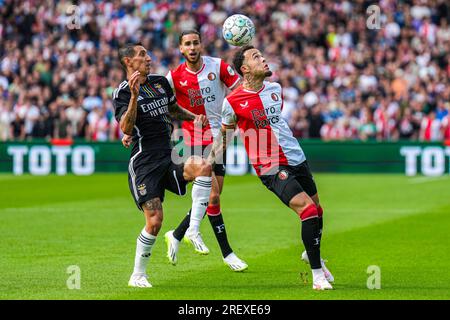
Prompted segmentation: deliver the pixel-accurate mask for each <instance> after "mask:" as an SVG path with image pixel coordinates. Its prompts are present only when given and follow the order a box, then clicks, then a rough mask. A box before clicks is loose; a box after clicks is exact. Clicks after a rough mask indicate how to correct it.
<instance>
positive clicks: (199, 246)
mask: <svg viewBox="0 0 450 320" xmlns="http://www.w3.org/2000/svg"><path fill="white" fill-rule="evenodd" d="M183 240H184V241H185V242H186V243H190V244H192V245H193V246H194V249H195V251H196V252H198V253H200V254H208V253H209V249H208V247H207V246H206V244H205V243H204V242H203V239H202V235H201V233H200V232H197V233H190V232H189V230H188V231H187V232H186V234H185V235H184V238H183Z"/></svg>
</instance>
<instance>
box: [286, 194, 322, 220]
mask: <svg viewBox="0 0 450 320" xmlns="http://www.w3.org/2000/svg"><path fill="white" fill-rule="evenodd" d="M310 205H313V206H314V207H315V204H314V202H313V201H312V200H311V198H310V197H309V196H308V195H306V193H305V192H302V193H299V194H297V195H296V196H294V197H293V198H292V199H291V201H290V202H289V206H290V207H291V208H292V209H293V210H294V211H295V212H296V213H297V214H298V215H299V216H300V215H301V213H302V212H303V211H304V210H305V209H306V208H307V207H309V206H310ZM316 211H317V208H316Z"/></svg>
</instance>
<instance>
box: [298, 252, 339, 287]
mask: <svg viewBox="0 0 450 320" xmlns="http://www.w3.org/2000/svg"><path fill="white" fill-rule="evenodd" d="M302 260H303V261H305V263H307V264H309V258H308V254H307V253H306V251H303V252H302ZM320 264H321V265H322V270H323V273H324V274H325V278H326V279H327V281H328V282H334V277H333V275H332V274H331V272H330V270H328V268H327V266H326V265H325V260H323V259H322V258H321V259H320Z"/></svg>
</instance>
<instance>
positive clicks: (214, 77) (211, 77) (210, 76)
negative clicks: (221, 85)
mask: <svg viewBox="0 0 450 320" xmlns="http://www.w3.org/2000/svg"><path fill="white" fill-rule="evenodd" d="M208 80H209V81H214V80H216V74H215V73H214V72H210V73H208Z"/></svg>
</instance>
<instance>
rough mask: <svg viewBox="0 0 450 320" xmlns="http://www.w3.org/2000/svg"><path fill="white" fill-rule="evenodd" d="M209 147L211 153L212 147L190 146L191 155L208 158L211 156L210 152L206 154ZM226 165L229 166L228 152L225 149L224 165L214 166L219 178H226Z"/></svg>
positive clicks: (217, 164)
mask: <svg viewBox="0 0 450 320" xmlns="http://www.w3.org/2000/svg"><path fill="white" fill-rule="evenodd" d="M207 147H209V151H210V150H211V147H212V146H211V145H208V146H190V148H191V155H197V156H201V157H203V158H205V159H206V158H207V157H208V155H209V152H208V153H207V154H205V149H206V148H207ZM226 164H227V151H226V149H225V153H224V154H223V163H216V164H215V165H214V169H213V171H214V174H215V175H216V176H219V177H224V176H225V173H226Z"/></svg>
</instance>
